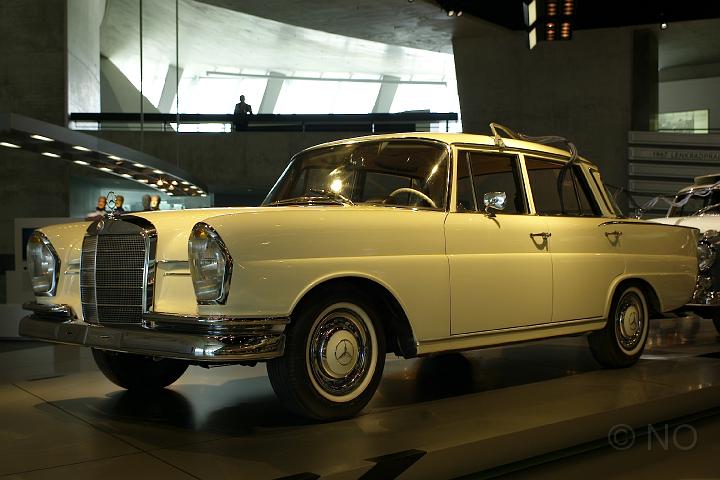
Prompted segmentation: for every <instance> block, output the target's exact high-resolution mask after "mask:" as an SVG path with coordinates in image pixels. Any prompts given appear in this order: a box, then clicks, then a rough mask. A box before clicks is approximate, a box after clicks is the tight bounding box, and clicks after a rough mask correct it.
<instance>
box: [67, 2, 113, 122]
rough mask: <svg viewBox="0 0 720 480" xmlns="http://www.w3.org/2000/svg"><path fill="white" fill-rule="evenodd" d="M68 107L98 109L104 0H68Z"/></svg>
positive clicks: (71, 109)
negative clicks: (101, 25)
mask: <svg viewBox="0 0 720 480" xmlns="http://www.w3.org/2000/svg"><path fill="white" fill-rule="evenodd" d="M67 11H68V14H67V32H68V34H67V35H68V39H67V56H68V58H67V61H68V66H67V68H68V110H69V111H70V112H99V111H100V24H101V23H102V19H103V16H104V15H105V0H67Z"/></svg>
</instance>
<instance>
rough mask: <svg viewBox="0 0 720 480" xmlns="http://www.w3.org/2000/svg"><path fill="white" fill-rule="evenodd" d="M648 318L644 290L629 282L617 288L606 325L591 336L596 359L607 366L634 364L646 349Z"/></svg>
mask: <svg viewBox="0 0 720 480" xmlns="http://www.w3.org/2000/svg"><path fill="white" fill-rule="evenodd" d="M648 320H649V315H648V308H647V302H646V300H645V295H644V294H643V292H642V290H640V289H639V288H638V287H635V286H630V287H625V288H623V289H622V290H620V291H618V292H616V294H615V298H614V299H613V303H612V306H611V307H610V315H608V321H607V324H606V325H605V328H603V329H602V330H598V331H596V332H593V333H591V334H590V335H589V336H588V343H589V344H590V351H591V352H592V354H593V356H594V357H595V360H597V361H598V363H599V364H600V365H602V366H603V367H606V368H623V367H629V366H631V365H633V364H635V363H636V362H637V361H638V359H639V358H640V355H642V352H643V350H644V349H645V342H646V341H647V336H648V329H649V323H648Z"/></svg>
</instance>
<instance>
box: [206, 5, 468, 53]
mask: <svg viewBox="0 0 720 480" xmlns="http://www.w3.org/2000/svg"><path fill="white" fill-rule="evenodd" d="M198 1H199V2H202V3H206V4H208V5H215V6H217V7H222V8H225V9H228V10H234V11H240V12H243V13H247V14H250V15H254V16H257V17H262V18H267V19H271V20H276V21H278V22H282V23H286V24H288V25H295V26H299V27H305V28H310V29H313V30H320V31H323V32H330V33H335V34H338V35H345V36H348V37H353V38H361V39H364V40H372V41H375V42H380V43H386V44H388V45H399V46H403V47H410V48H419V49H421V50H431V51H436V52H444V53H452V35H453V30H454V27H455V24H456V22H455V20H456V19H454V18H450V17H448V16H447V15H446V14H445V12H444V11H443V10H442V8H440V6H439V5H438V4H437V3H435V2H433V1H431V0H417V1H408V0H339V1H338V0H198Z"/></svg>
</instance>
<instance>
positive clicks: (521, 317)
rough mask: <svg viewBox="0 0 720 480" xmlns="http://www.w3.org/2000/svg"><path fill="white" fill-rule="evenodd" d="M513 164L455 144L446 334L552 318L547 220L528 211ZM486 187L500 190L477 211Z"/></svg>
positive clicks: (510, 157) (504, 156)
mask: <svg viewBox="0 0 720 480" xmlns="http://www.w3.org/2000/svg"><path fill="white" fill-rule="evenodd" d="M519 172H520V167H519V160H518V158H517V156H515V155H509V154H498V153H491V152H483V151H462V150H461V151H460V152H459V155H458V167H457V177H458V178H457V183H456V185H457V212H453V213H450V214H449V215H448V216H447V220H446V222H445V236H446V251H447V255H448V261H449V266H450V297H451V309H452V310H451V322H452V323H451V332H452V334H463V333H473V332H481V331H487V330H499V329H507V328H513V327H523V326H528V325H537V324H542V323H548V322H550V321H551V315H552V289H553V286H552V264H551V259H550V255H549V253H548V240H549V239H548V238H547V237H546V236H544V235H543V233H546V232H547V222H546V221H545V219H544V218H541V217H537V216H534V215H528V214H527V212H528V211H529V208H528V202H527V196H526V194H525V191H524V188H523V182H522V181H521V176H520V173H519ZM490 192H504V193H505V194H506V198H507V202H506V207H505V209H504V210H502V211H499V212H496V213H495V214H493V215H488V214H486V213H485V212H484V204H483V196H484V194H485V193H490Z"/></svg>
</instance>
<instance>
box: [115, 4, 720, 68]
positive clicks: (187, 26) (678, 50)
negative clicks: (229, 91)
mask: <svg viewBox="0 0 720 480" xmlns="http://www.w3.org/2000/svg"><path fill="white" fill-rule="evenodd" d="M692 1H695V0H692ZM506 3H508V4H516V3H518V1H517V0H508V2H503V5H505V6H507V5H506ZM708 3H714V2H708ZM174 4H175V2H172V1H169V0H144V2H143V5H144V15H143V19H144V39H145V41H144V51H143V52H144V55H145V57H146V60H148V59H150V60H155V61H157V62H158V63H159V64H160V63H163V62H164V63H165V65H167V64H172V63H174V62H175V24H174V20H175V8H174V6H175V5H174ZM515 10H517V9H515ZM515 10H512V11H513V12H514V11H515ZM612 10H613V12H607V13H606V14H605V16H606V17H608V18H610V17H611V16H612V15H615V16H622V14H623V10H622V9H619V10H616V9H612ZM508 14H509V13H508ZM513 15H515V14H513ZM686 16H689V17H688V18H692V12H689V13H686ZM513 18H514V17H513ZM633 18H635V17H633ZM490 20H491V19H490ZM490 20H482V19H480V18H478V17H477V16H473V15H469V14H466V15H464V16H463V17H461V18H455V17H453V18H451V17H448V16H447V15H446V14H445V13H444V12H443V11H442V10H441V9H440V7H439V5H438V4H437V3H436V2H434V1H432V0H415V1H408V0H343V1H337V0H180V63H181V65H183V64H185V65H187V64H197V65H203V67H207V68H209V69H212V68H218V69H223V68H225V67H236V68H239V69H243V68H251V69H252V68H258V69H261V70H278V71H290V72H292V71H297V70H304V71H319V72H323V71H324V72H329V71H336V72H358V73H363V72H372V73H383V74H392V75H408V74H411V75H417V74H420V75H431V76H437V75H441V74H442V73H441V72H447V71H449V70H452V66H451V65H449V64H448V63H447V62H448V58H449V57H448V56H442V55H440V56H436V55H433V54H434V53H436V52H442V53H452V37H453V35H454V34H457V33H458V32H459V34H461V35H472V32H473V31H477V30H478V29H480V30H485V31H488V30H489V31H492V30H494V29H497V28H502V27H499V26H497V25H495V24H494V23H491V22H490ZM640 20H641V18H640V17H637V19H634V20H632V21H631V20H630V19H626V20H622V19H619V20H618V19H615V20H613V21H614V22H615V23H618V22H619V23H618V24H627V23H632V22H636V21H640ZM515 21H516V20H515ZM608 21H610V20H608ZM496 23H500V22H496ZM589 25H590V24H589ZM647 27H648V28H656V29H657V35H658V41H659V48H660V51H659V68H660V70H661V71H662V70H668V69H673V68H675V67H679V66H688V65H690V66H697V65H710V64H713V65H720V19H709V20H696V21H682V22H672V21H671V22H670V28H668V29H667V30H663V31H661V30H660V29H659V28H657V26H656V25H655V24H651V25H647ZM138 36H139V31H138V2H137V0H108V2H107V12H106V16H105V21H104V23H103V28H102V44H101V48H102V53H103V54H104V55H105V56H107V57H109V58H111V59H113V61H115V62H116V63H120V65H119V66H120V67H121V68H123V65H122V63H123V61H124V62H125V63H126V65H125V67H127V66H130V67H131V66H132V65H134V64H137V63H138V62H137V55H138V53H137V52H138V48H139V46H138V40H137V38H138ZM490 36H492V35H490ZM450 61H451V60H450ZM148 65H149V62H148V63H146V71H145V72H144V74H145V78H148V77H149V76H152V75H154V74H155V75H156V76H161V75H164V71H158V72H152V71H147V69H148V68H149V67H148ZM123 70H124V71H126V70H127V68H123ZM130 70H132V68H130ZM130 76H132V75H130Z"/></svg>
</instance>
